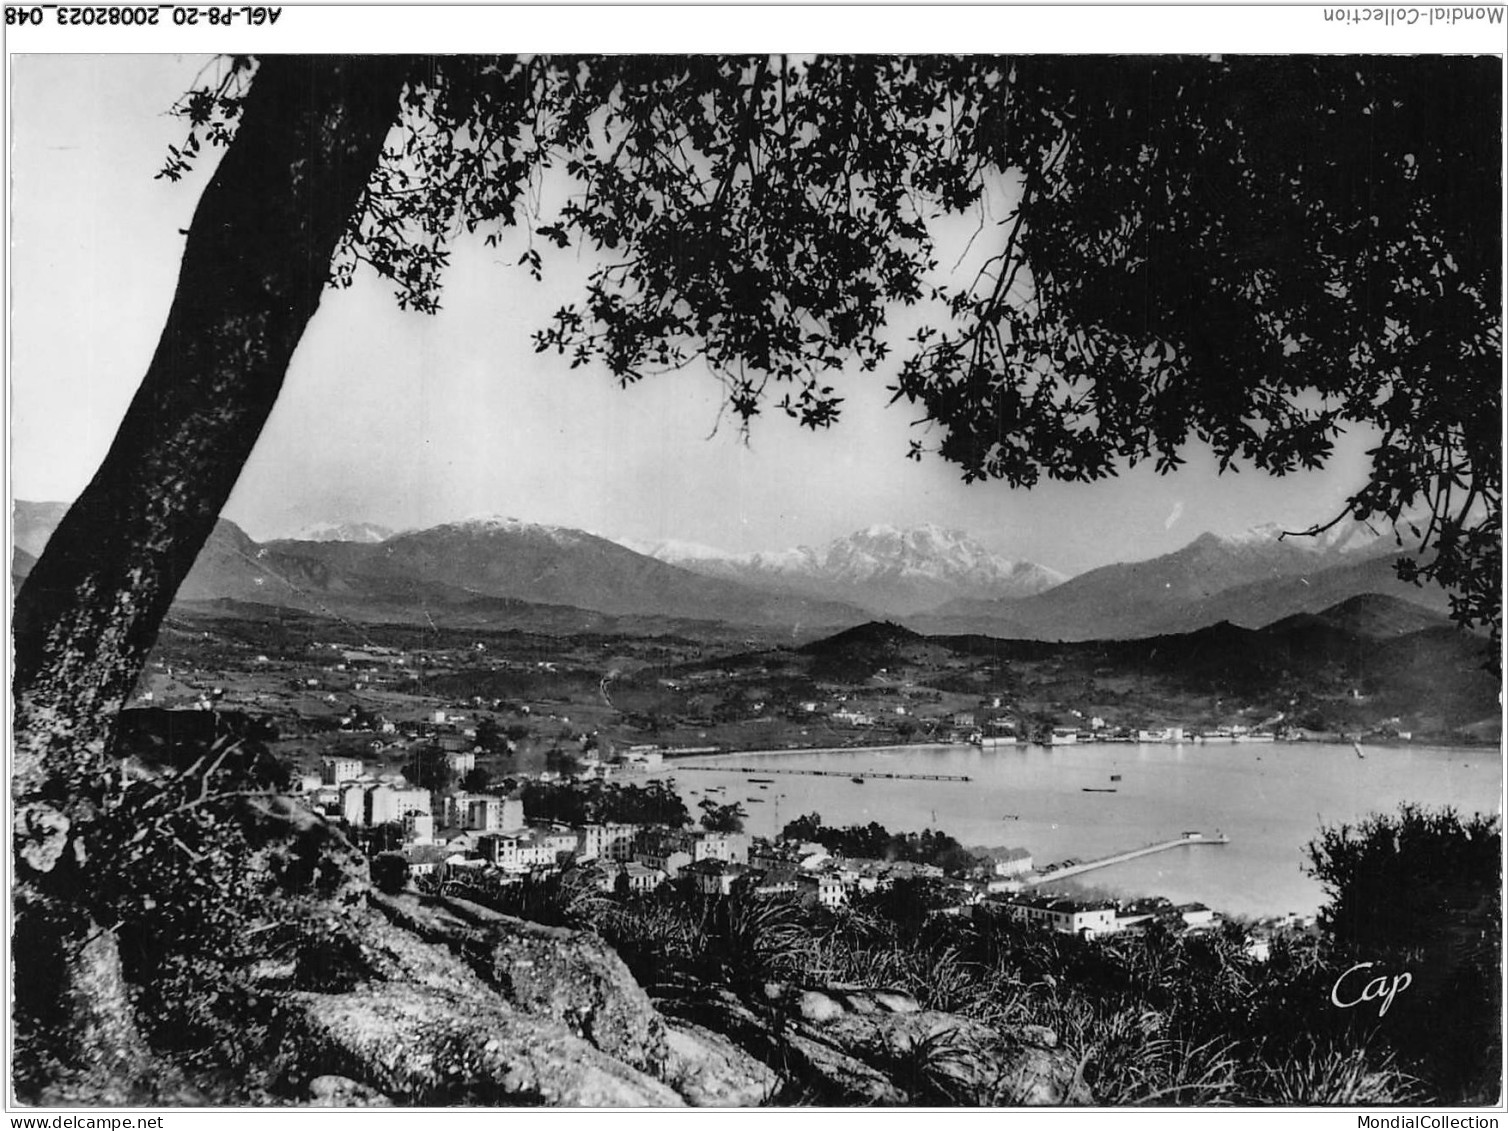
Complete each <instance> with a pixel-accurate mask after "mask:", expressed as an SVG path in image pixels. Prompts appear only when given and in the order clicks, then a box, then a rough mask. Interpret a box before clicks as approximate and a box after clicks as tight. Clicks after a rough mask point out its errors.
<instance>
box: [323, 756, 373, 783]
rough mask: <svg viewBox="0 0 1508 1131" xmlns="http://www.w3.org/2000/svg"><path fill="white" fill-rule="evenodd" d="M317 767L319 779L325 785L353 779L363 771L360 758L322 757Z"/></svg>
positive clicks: (363, 767)
mask: <svg viewBox="0 0 1508 1131" xmlns="http://www.w3.org/2000/svg"><path fill="white" fill-rule="evenodd" d="M319 768H320V780H321V781H322V782H323V783H324V784H325V785H340V784H341V783H343V782H348V781H355V780H356V779H357V778H359V777H361V775H362V773H363V772H365V766H363V764H362V761H361V759H360V758H322V759H321V760H320V764H319Z"/></svg>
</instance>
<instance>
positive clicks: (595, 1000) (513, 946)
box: [373, 895, 666, 1074]
mask: <svg viewBox="0 0 1508 1131" xmlns="http://www.w3.org/2000/svg"><path fill="white" fill-rule="evenodd" d="M373 903H374V906H376V907H378V908H379V909H380V910H382V911H383V913H384V914H386V915H387V916H389V917H390V918H391V919H392V920H393V921H394V922H395V923H398V924H402V925H403V926H404V927H406V928H408V929H409V930H411V931H414V932H416V933H417V934H419V935H420V936H422V937H423V938H424V939H426V940H427V941H429V942H430V943H431V944H435V943H438V944H442V945H444V946H445V947H447V948H448V949H450V950H451V951H452V952H453V953H455V954H456V955H458V956H459V957H461V958H462V959H463V960H464V961H465V962H466V963H467V965H468V966H469V967H470V968H471V969H472V970H473V971H475V972H476V974H477V975H479V976H480V977H481V978H482V979H483V980H484V981H485V982H486V983H487V984H488V985H489V987H490V988H491V989H492V990H493V991H495V992H496V993H497V994H499V995H500V996H501V997H502V998H503V999H504V1000H505V1001H506V1002H507V1003H508V1004H509V1005H510V1006H512V1007H513V1008H514V1009H516V1010H518V1011H519V1012H521V1013H524V1014H526V1015H528V1016H530V1017H544V1018H551V1019H554V1020H556V1021H559V1022H561V1023H562V1024H564V1025H565V1026H566V1027H567V1028H568V1029H570V1030H571V1032H573V1033H575V1034H576V1035H578V1036H580V1037H581V1038H583V1039H584V1040H586V1041H588V1042H590V1043H591V1044H592V1045H594V1046H595V1047H596V1048H598V1049H600V1050H601V1051H602V1052H605V1053H607V1054H608V1055H609V1056H613V1057H617V1058H618V1059H620V1060H622V1061H624V1062H625V1063H627V1064H630V1065H633V1066H634V1067H635V1068H638V1069H640V1070H642V1071H646V1072H651V1073H655V1074H659V1073H660V1072H661V1071H662V1070H663V1068H664V1064H665V1058H666V1047H665V1030H664V1022H663V1020H662V1019H661V1017H660V1015H659V1013H658V1012H657V1011H656V1010H655V1008H654V1005H653V1004H652V1003H651V1002H650V1000H649V995H648V994H646V993H645V992H644V990H643V989H642V988H641V987H640V986H639V983H638V982H636V981H635V980H634V976H633V975H632V974H631V973H629V970H628V967H627V966H625V965H624V964H623V960H622V959H621V958H619V957H618V955H617V953H616V952H615V951H614V950H613V949H612V948H611V947H609V946H608V945H607V944H606V943H605V942H603V941H602V939H600V938H599V937H597V936H596V935H594V934H590V933H588V932H586V931H573V930H568V929H566V928H563V927H547V926H544V925H542V924H539V923H531V922H529V921H527V920H524V919H516V918H514V917H512V916H510V915H503V914H500V913H498V912H496V911H492V910H490V909H488V908H485V907H482V906H480V905H478V904H475V903H471V902H469V901H466V900H461V899H451V898H437V899H433V900H427V901H421V900H419V899H418V898H416V897H414V896H399V897H385V896H375V895H374V896H373Z"/></svg>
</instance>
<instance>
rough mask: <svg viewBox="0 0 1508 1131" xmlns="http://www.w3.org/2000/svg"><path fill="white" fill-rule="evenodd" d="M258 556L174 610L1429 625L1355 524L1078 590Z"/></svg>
mask: <svg viewBox="0 0 1508 1131" xmlns="http://www.w3.org/2000/svg"><path fill="white" fill-rule="evenodd" d="M65 509H66V507H65V505H64V504H60V503H28V502H22V501H17V502H16V503H15V505H14V521H13V529H14V531H15V554H14V556H13V560H12V573H13V577H16V576H24V574H25V572H26V571H27V570H28V569H29V568H30V566H31V564H32V556H33V555H36V554H38V553H40V552H41V550H42V547H43V546H44V545H45V543H46V539H47V536H48V535H49V534H50V533H51V530H52V529H53V527H55V526H56V524H57V522H58V521H59V520H60V519H61V517H62V514H63V512H64V510H65ZM322 533H326V534H329V533H337V534H341V535H344V537H343V538H320V539H277V540H273V541H269V542H265V543H258V542H255V541H253V540H252V539H251V538H249V537H248V536H247V535H246V534H245V533H244V532H243V531H242V530H241V529H240V528H239V527H237V526H236V525H235V524H234V523H231V522H229V521H227V520H221V521H220V523H219V524H218V525H217V527H216V529H215V532H214V534H213V535H212V536H211V537H210V539H209V541H208V542H207V543H206V545H205V547H204V549H203V551H202V552H201V553H200V556H199V559H198V560H197V562H196V563H195V565H194V568H193V570H191V571H190V573H189V576H188V578H187V579H186V580H185V582H184V584H183V586H182V587H181V589H180V590H179V593H178V601H179V602H180V603H190V604H206V603H222V604H223V603H225V602H233V603H236V604H238V605H246V604H251V605H262V606H271V607H275V608H292V609H299V610H303V611H306V612H312V613H319V614H322V615H327V616H328V615H335V616H340V617H344V618H348V619H352V620H361V621H368V622H374V621H403V622H411V621H423V620H425V619H428V620H432V621H434V622H435V623H450V624H468V625H490V626H493V627H524V626H528V627H533V628H537V629H548V628H550V627H554V628H555V629H556V630H558V631H607V630H610V629H612V628H613V627H614V626H615V625H616V626H618V627H627V626H626V625H620V624H619V622H620V621H622V620H623V618H653V619H657V621H658V622H659V623H656V624H654V625H646V624H637V625H635V626H634V627H635V629H636V630H638V631H666V630H669V629H670V628H672V627H673V626H675V625H678V624H690V623H692V622H697V623H703V624H706V623H709V622H720V623H722V624H724V625H732V626H737V625H747V626H758V627H762V628H766V629H769V628H780V629H790V630H792V631H795V632H797V633H798V634H800V635H810V634H812V633H816V632H820V631H822V630H824V629H829V630H830V629H832V628H835V627H844V626H849V625H857V624H861V623H864V622H865V621H868V620H871V619H873V618H874V616H875V615H877V614H878V615H881V616H889V617H896V618H897V619H900V620H901V621H902V622H903V623H904V624H906V625H907V626H908V627H910V628H912V629H915V630H917V631H920V632H925V633H928V634H982V635H989V636H994V637H999V638H1008V639H1023V640H1032V639H1035V640H1092V639H1128V638H1136V637H1146V636H1155V635H1158V634H1165V633H1174V632H1187V631H1191V630H1193V629H1196V628H1200V627H1203V626H1206V625H1211V624H1216V623H1219V622H1221V621H1228V622H1230V623H1232V624H1235V625H1240V626H1245V627H1249V628H1257V627H1262V626H1263V625H1267V624H1271V623H1273V622H1274V621H1277V620H1279V619H1281V618H1283V617H1287V616H1292V615H1295V614H1300V613H1314V612H1319V611H1321V610H1323V609H1326V608H1329V607H1331V606H1333V605H1336V604H1338V603H1340V602H1342V601H1345V600H1347V599H1348V598H1351V597H1354V596H1357V595H1359V594H1367V593H1373V594H1382V595H1385V596H1389V597H1393V598H1396V599H1398V600H1402V601H1405V602H1408V603H1409V604H1410V605H1411V606H1413V607H1415V608H1416V609H1418V611H1419V613H1420V615H1421V616H1428V617H1431V618H1432V619H1435V620H1438V619H1439V616H1440V614H1443V613H1444V612H1445V611H1447V609H1448V603H1447V601H1446V598H1445V594H1444V593H1443V592H1442V591H1440V590H1438V589H1434V588H1431V589H1421V588H1418V587H1415V586H1413V585H1406V584H1404V583H1402V582H1400V581H1398V579H1397V578H1396V577H1395V576H1393V572H1392V561H1393V558H1394V557H1395V556H1396V555H1397V553H1398V552H1399V549H1398V547H1397V545H1396V544H1395V543H1394V540H1393V539H1392V538H1391V537H1388V538H1382V537H1379V536H1378V535H1377V534H1376V533H1375V532H1372V531H1370V530H1368V529H1366V528H1365V527H1361V526H1358V525H1356V524H1343V525H1342V526H1339V527H1337V528H1336V529H1335V530H1333V531H1330V532H1329V533H1328V534H1327V535H1326V536H1325V537H1323V538H1318V539H1303V538H1299V539H1282V538H1279V537H1278V534H1279V533H1280V532H1279V531H1277V530H1276V529H1275V528H1255V529H1253V530H1252V531H1249V532H1246V533H1245V534H1243V535H1240V536H1237V537H1217V536H1215V535H1212V534H1205V535H1202V536H1200V537H1199V538H1197V539H1195V540H1194V541H1193V542H1191V543H1189V544H1188V545H1187V546H1185V547H1183V548H1182V549H1180V550H1177V551H1175V552H1173V553H1171V554H1165V555H1162V556H1160V557H1157V558H1153V559H1150V560H1147V561H1141V562H1127V563H1116V564H1113V565H1108V566H1103V567H1101V568H1099V569H1095V570H1090V571H1089V572H1087V573H1084V574H1081V575H1079V576H1077V577H1074V578H1071V579H1064V578H1063V577H1062V576H1061V575H1059V574H1055V573H1054V572H1053V571H1051V570H1048V569H1045V568H1044V567H1042V566H1038V565H1035V564H1033V563H1029V562H1015V561H1010V560H1008V559H1004V558H1001V557H999V556H997V555H994V554H992V553H990V552H989V551H988V550H986V549H985V548H984V547H982V546H981V545H980V544H979V543H978V542H976V541H974V540H973V539H971V538H970V537H968V536H967V535H966V534H963V533H962V532H959V531H950V530H944V529H941V528H938V527H935V526H922V527H915V528H909V529H903V528H896V527H891V526H875V527H870V528H868V529H866V530H861V531H858V532H856V533H854V534H852V535H849V536H847V537H845V538H840V539H838V540H836V541H834V542H832V543H830V544H829V545H827V546H825V547H822V548H820V549H812V548H808V547H798V548H795V549H793V550H789V551H780V552H774V553H763V554H745V555H733V554H724V553H721V552H719V551H714V550H710V549H707V548H697V547H690V546H687V545H685V544H669V543H660V544H658V545H655V546H648V547H642V549H646V550H649V551H651V552H650V553H644V552H639V550H637V549H634V548H630V547H629V546H626V545H622V544H619V543H616V542H613V541H609V540H608V539H605V538H601V537H598V536H597V535H594V534H589V533H587V532H585V531H582V530H575V529H571V528H569V527H561V526H550V525H544V524H537V523H526V522H521V521H519V520H517V519H510V518H502V517H489V518H480V519H472V520H468V521H465V522H454V523H445V524H442V525H439V526H435V527H430V528H428V529H425V530H415V531H406V532H404V533H401V534H391V535H388V536H386V537H382V538H381V540H380V541H373V540H371V539H373V538H376V537H379V536H380V535H381V534H382V533H383V532H382V531H381V530H379V529H376V528H373V527H372V526H370V525H369V524H360V523H353V524H344V525H342V526H340V527H332V528H329V529H327V530H324V531H322Z"/></svg>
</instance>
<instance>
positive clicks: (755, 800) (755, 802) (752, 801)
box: [744, 797, 764, 805]
mask: <svg viewBox="0 0 1508 1131" xmlns="http://www.w3.org/2000/svg"><path fill="white" fill-rule="evenodd" d="M744 800H745V801H747V802H748V803H749V804H750V805H763V804H764V798H763V797H745V798H744Z"/></svg>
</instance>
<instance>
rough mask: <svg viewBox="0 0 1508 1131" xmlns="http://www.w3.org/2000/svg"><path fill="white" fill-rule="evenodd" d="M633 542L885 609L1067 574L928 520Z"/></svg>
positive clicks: (1042, 585) (708, 572)
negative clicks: (796, 539)
mask: <svg viewBox="0 0 1508 1131" xmlns="http://www.w3.org/2000/svg"><path fill="white" fill-rule="evenodd" d="M633 548H635V549H639V550H641V551H642V552H644V553H646V554H648V555H649V556H651V557H654V558H658V559H659V560H660V561H664V562H669V563H671V564H673V565H677V566H680V567H681V568H683V569H687V570H690V571H691V572H693V573H700V574H703V575H705V576H707V577H718V578H723V579H725V580H729V581H738V582H741V583H743V584H747V585H754V586H758V587H759V588H762V589H771V590H775V591H778V592H788V593H800V594H803V595H805V596H809V597H816V598H822V599H826V600H834V601H844V602H848V603H850V604H858V605H861V606H862V607H864V608H866V609H869V610H872V611H873V612H876V613H881V614H884V615H886V616H896V615H905V614H908V613H917V612H922V611H924V610H927V609H931V608H934V607H936V606H938V605H940V604H943V603H944V602H946V601H950V600H957V599H965V600H967V599H993V600H1009V599H1013V598H1018V597H1027V596H1031V595H1032V594H1034V593H1041V592H1042V591H1044V590H1046V589H1051V588H1052V587H1054V586H1056V585H1060V584H1062V583H1063V582H1064V581H1067V580H1068V578H1067V575H1066V574H1061V573H1058V572H1057V571H1056V570H1052V569H1048V568H1047V567H1045V566H1040V565H1037V564H1036V563H1035V562H1018V561H1011V560H1009V559H1006V558H1002V557H1000V556H999V555H997V554H993V553H991V552H990V551H989V550H987V549H985V547H983V546H981V545H980V544H979V543H978V542H976V541H975V540H974V539H972V538H970V537H969V536H968V535H967V534H965V533H963V532H962V531H960V530H945V529H943V528H941V527H938V526H934V525H932V524H930V523H929V524H927V525H924V526H916V527H910V528H900V527H895V526H871V527H869V528H867V529H865V530H860V531H857V532H856V533H853V534H850V535H848V536H847V537H844V538H839V539H837V540H835V541H833V542H830V543H828V544H827V545H826V546H824V547H822V548H820V549H813V548H812V547H810V546H797V547H795V548H793V549H789V550H779V551H774V552H762V553H752V554H726V553H723V552H722V551H719V550H713V549H711V548H710V547H706V546H698V545H695V544H691V543H684V542H660V543H655V544H651V545H645V546H638V545H635V546H634V547H633Z"/></svg>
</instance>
